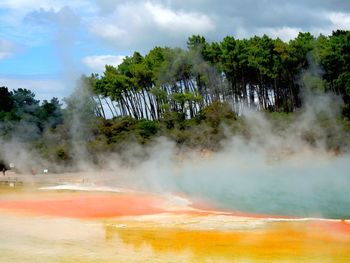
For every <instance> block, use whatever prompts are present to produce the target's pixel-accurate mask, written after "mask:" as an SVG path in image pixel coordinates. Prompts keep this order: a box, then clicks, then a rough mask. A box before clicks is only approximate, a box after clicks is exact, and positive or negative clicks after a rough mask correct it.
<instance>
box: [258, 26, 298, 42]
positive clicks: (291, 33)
mask: <svg viewBox="0 0 350 263" xmlns="http://www.w3.org/2000/svg"><path fill="white" fill-rule="evenodd" d="M259 32H260V34H266V35H268V36H270V37H271V38H280V39H282V40H283V41H289V40H291V39H293V38H295V37H297V36H298V34H299V32H303V30H302V29H301V28H294V27H277V28H262V29H259Z"/></svg>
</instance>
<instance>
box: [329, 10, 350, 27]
mask: <svg viewBox="0 0 350 263" xmlns="http://www.w3.org/2000/svg"><path fill="white" fill-rule="evenodd" d="M328 18H329V20H330V21H331V22H332V24H333V27H334V28H336V29H342V30H349V29H350V13H341V12H332V13H329V14H328Z"/></svg>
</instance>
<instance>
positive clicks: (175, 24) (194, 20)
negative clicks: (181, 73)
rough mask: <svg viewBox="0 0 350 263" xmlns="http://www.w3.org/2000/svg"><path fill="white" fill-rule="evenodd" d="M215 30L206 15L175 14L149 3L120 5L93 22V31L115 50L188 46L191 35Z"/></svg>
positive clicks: (91, 24)
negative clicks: (157, 46) (180, 44)
mask: <svg viewBox="0 0 350 263" xmlns="http://www.w3.org/2000/svg"><path fill="white" fill-rule="evenodd" d="M215 28H216V25H215V22H214V21H213V20H212V19H211V18H210V16H208V15H206V14H203V13H200V12H190V11H184V10H180V11H178V10H172V9H170V8H168V7H166V6H165V5H162V4H157V3H154V2H148V1H147V2H143V1H136V2H135V1H133V2H127V3H125V2H124V3H123V4H118V5H116V6H115V9H114V11H113V12H110V13H109V15H104V16H95V18H94V19H93V20H92V21H90V30H91V31H92V32H93V33H94V34H95V35H97V36H98V37H100V38H101V39H103V40H105V41H107V42H108V43H110V44H112V45H113V46H114V47H116V48H118V47H119V48H120V47H122V48H138V49H140V47H141V49H144V50H145V49H149V48H152V47H154V46H155V45H163V44H165V45H171V46H174V45H178V44H179V43H181V42H183V43H186V38H187V37H189V36H190V35H192V34H205V33H208V32H214V31H215Z"/></svg>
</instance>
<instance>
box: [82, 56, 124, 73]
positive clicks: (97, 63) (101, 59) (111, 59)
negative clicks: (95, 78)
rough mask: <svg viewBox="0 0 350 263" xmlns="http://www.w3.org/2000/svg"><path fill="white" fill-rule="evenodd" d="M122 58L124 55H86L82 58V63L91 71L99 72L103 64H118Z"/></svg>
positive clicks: (103, 66) (103, 67)
mask: <svg viewBox="0 0 350 263" xmlns="http://www.w3.org/2000/svg"><path fill="white" fill-rule="evenodd" d="M124 58H125V56H112V55H101V56H88V57H85V58H84V59H83V63H84V64H85V65H86V66H87V67H89V68H90V69H92V70H93V71H95V72H99V73H101V72H103V71H104V69H105V65H111V66H118V65H119V64H120V63H122V62H123V59H124Z"/></svg>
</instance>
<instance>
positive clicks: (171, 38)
mask: <svg viewBox="0 0 350 263" xmlns="http://www.w3.org/2000/svg"><path fill="white" fill-rule="evenodd" d="M335 29H346V30H349V29H350V0H294V1H287V0H260V1H257V0H256V1H253V0H245V1H242V0H215V1H214V0H186V1H180V0H175V1H171V0H168V1H166V0H164V1H139V0H131V1H119V0H1V1H0V86H4V85H5V86H8V87H9V88H10V89H17V88H29V89H31V90H33V91H34V92H35V93H36V95H37V97H38V98H39V99H40V100H43V99H50V98H51V97H53V96H55V97H58V98H63V97H65V96H68V95H69V94H70V93H71V92H72V89H73V88H74V85H75V80H76V79H77V78H78V77H79V76H80V75H81V74H82V73H86V74H90V73H92V72H103V68H104V65H105V64H111V65H117V64H118V63H120V62H121V61H122V59H123V57H124V56H126V55H130V54H132V53H133V51H135V50H137V51H140V52H141V53H143V54H144V53H146V52H148V51H149V50H150V49H151V48H153V47H154V46H171V47H174V46H179V47H184V46H185V44H186V40H187V38H188V37H189V36H191V35H193V34H200V35H203V36H205V37H206V39H207V40H208V41H220V40H221V39H222V38H223V37H225V36H226V35H232V36H234V37H236V38H244V37H250V36H253V35H263V34H268V35H270V36H271V37H273V38H275V37H280V38H282V39H283V40H285V41H288V40H289V39H291V38H294V37H295V36H296V35H297V34H298V32H299V31H308V32H311V33H313V34H314V35H316V36H317V35H319V34H320V33H322V34H326V35H328V34H331V32H332V30H335Z"/></svg>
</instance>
